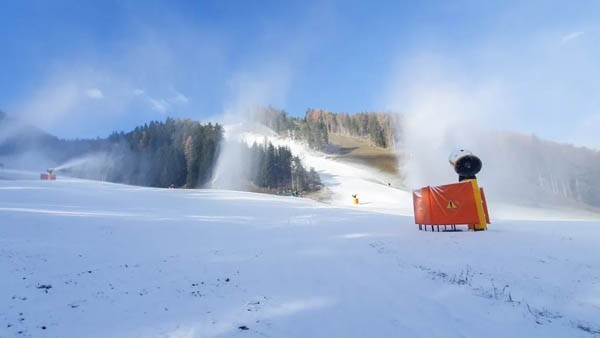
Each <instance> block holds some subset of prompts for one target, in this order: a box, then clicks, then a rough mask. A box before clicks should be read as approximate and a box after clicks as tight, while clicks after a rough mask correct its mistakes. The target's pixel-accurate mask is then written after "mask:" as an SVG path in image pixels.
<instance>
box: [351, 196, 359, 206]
mask: <svg viewBox="0 0 600 338" xmlns="http://www.w3.org/2000/svg"><path fill="white" fill-rule="evenodd" d="M352 202H353V203H354V205H358V195H357V194H354V195H352Z"/></svg>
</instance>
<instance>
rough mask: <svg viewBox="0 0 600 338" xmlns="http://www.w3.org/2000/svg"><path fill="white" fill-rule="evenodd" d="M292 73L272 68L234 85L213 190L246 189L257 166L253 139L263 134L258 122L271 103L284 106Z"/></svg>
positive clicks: (238, 79) (238, 78) (243, 77)
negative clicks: (251, 147) (253, 156)
mask: <svg viewBox="0 0 600 338" xmlns="http://www.w3.org/2000/svg"><path fill="white" fill-rule="evenodd" d="M289 77H290V74H289V69H288V67H286V66H285V65H283V66H282V65H279V66H272V67H270V68H268V69H263V70H262V71H260V72H257V73H256V74H248V73H244V74H241V75H238V76H236V77H235V78H234V80H233V81H232V82H231V84H232V88H231V90H232V93H233V95H232V97H233V98H232V99H231V100H230V105H229V106H228V107H227V108H226V109H225V114H224V116H223V124H224V129H225V135H224V140H223V141H222V143H221V146H220V150H219V157H218V159H217V164H216V166H215V169H214V172H213V179H212V181H211V186H212V187H213V188H223V189H245V188H246V187H247V181H248V178H249V177H250V176H251V174H252V173H253V172H255V169H256V168H255V166H256V165H257V164H256V163H254V162H253V161H252V158H251V155H250V152H249V151H248V146H251V144H249V137H248V136H250V135H256V134H264V132H265V130H264V129H265V127H264V126H260V125H259V123H258V118H259V115H260V111H261V109H263V108H262V107H265V106H267V104H268V103H273V104H282V103H283V101H284V97H285V92H286V91H287V88H288V86H289Z"/></svg>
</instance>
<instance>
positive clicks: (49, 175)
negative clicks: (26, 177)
mask: <svg viewBox="0 0 600 338" xmlns="http://www.w3.org/2000/svg"><path fill="white" fill-rule="evenodd" d="M40 180H47V181H54V180H56V175H55V174H54V168H48V169H46V172H45V173H41V174H40Z"/></svg>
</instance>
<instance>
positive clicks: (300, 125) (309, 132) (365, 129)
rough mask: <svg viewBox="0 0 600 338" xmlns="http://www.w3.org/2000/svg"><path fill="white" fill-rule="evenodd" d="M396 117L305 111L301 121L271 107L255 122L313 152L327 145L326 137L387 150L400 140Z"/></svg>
mask: <svg viewBox="0 0 600 338" xmlns="http://www.w3.org/2000/svg"><path fill="white" fill-rule="evenodd" d="M397 119H398V117H397V115H396V114H392V113H377V112H373V113H369V112H363V113H356V114H348V113H333V112H330V111H327V110H323V109H308V110H307V111H306V115H305V117H304V118H296V117H290V116H288V114H287V113H286V112H285V111H283V110H278V109H275V108H272V107H268V108H264V109H260V110H259V111H258V120H259V121H260V122H261V123H263V124H265V125H266V126H268V127H269V128H271V129H273V130H275V131H276V132H278V133H287V134H288V135H289V136H290V137H292V138H295V139H302V140H304V141H306V142H307V143H308V145H309V146H310V147H312V148H314V149H322V148H323V147H325V146H326V145H327V144H328V142H329V134H338V135H344V136H353V137H360V138H363V139H366V140H369V141H370V142H372V143H373V145H375V146H378V147H382V148H388V147H392V146H393V145H394V143H395V142H394V139H395V138H396V137H399V136H400V131H399V130H398V125H399V123H397Z"/></svg>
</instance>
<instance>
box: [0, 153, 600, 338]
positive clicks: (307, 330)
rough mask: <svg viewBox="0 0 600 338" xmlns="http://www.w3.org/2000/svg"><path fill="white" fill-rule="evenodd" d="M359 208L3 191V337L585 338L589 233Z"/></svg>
mask: <svg viewBox="0 0 600 338" xmlns="http://www.w3.org/2000/svg"><path fill="white" fill-rule="evenodd" d="M315 158H319V157H315ZM322 160H323V161H325V159H322ZM2 174H3V177H5V178H7V177H8V176H11V175H12V174H11V173H6V172H2ZM339 175H341V173H340V174H339ZM28 177H29V178H28ZM334 178H335V177H334ZM332 179H333V178H332ZM365 181H366V180H365ZM368 206H369V205H368V204H367V205H364V206H360V207H359V208H354V209H350V208H338V207H333V206H327V205H324V204H321V203H317V202H315V201H311V200H307V199H299V198H294V197H277V196H270V195H260V194H253V193H244V192H232V191H223V190H178V189H151V188H140V187H132V186H125V185H118V184H109V183H100V182H91V181H84V180H75V179H65V178H64V177H59V179H58V180H57V181H40V180H39V179H37V178H36V177H35V176H34V175H33V176H28V175H20V176H18V177H14V179H12V180H8V179H3V180H0V242H1V246H0V276H2V278H0V299H2V302H0V336H1V337H13V336H16V337H46V336H47V337H231V336H240V337H265V336H266V337H397V336H407V337H442V336H443V337H458V336H463V337H464V336H466V337H483V336H485V337H591V336H593V335H597V334H598V333H599V332H600V260H599V259H598V254H597V246H598V242H599V241H600V222H597V221H596V222H568V221H563V222H550V221H545V222H541V221H510V220H505V221H501V220H499V221H495V222H494V223H493V225H492V227H491V228H490V229H491V230H490V231H487V232H477V233H473V232H465V233H443V232H440V233H437V232H436V233H431V232H428V233H425V232H420V231H418V230H417V227H416V226H415V225H414V224H413V222H412V217H410V216H401V215H393V214H384V213H379V212H378V213H372V212H368V211H367V209H368Z"/></svg>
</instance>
